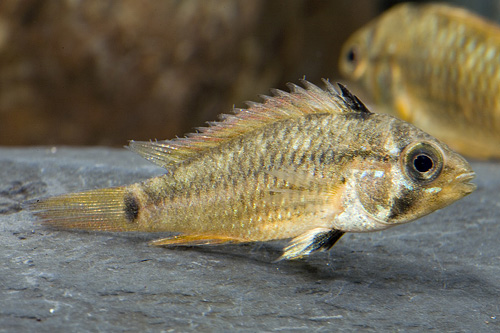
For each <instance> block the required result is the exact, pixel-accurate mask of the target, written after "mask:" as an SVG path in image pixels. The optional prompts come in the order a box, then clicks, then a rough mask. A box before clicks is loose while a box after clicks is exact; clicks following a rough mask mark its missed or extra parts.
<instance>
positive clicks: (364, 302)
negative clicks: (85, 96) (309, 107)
mask: <svg viewBox="0 0 500 333" xmlns="http://www.w3.org/2000/svg"><path fill="white" fill-rule="evenodd" d="M473 167H474V169H475V171H476V172H477V174H478V178H477V180H476V183H477V184H478V186H479V189H478V190H477V191H476V192H475V193H473V194H472V195H470V196H469V197H467V198H465V199H463V200H461V201H459V202H458V203H455V204H454V205H452V206H450V207H448V208H446V209H443V210H441V211H439V212H436V213H434V214H431V215H430V216H428V217H426V218H423V219H421V220H419V221H417V222H413V223H410V224H407V225H403V226H399V227H395V228H392V229H389V230H387V231H383V232H376V233H369V234H347V235H346V236H344V237H343V238H342V239H341V240H340V241H339V243H338V244H337V245H336V246H335V247H334V248H333V249H332V250H331V251H330V252H327V253H319V254H315V255H312V256H311V257H309V258H307V259H305V260H301V261H295V262H279V263H273V260H274V259H276V258H277V257H278V256H279V255H280V253H281V248H282V246H283V245H284V244H285V243H284V242H271V243H263V244H261V243H259V244H248V245H232V246H219V247H198V248H194V247H191V248H176V249H165V248H155V247H150V246H148V245H147V241H148V240H152V239H155V238H158V237H159V236H160V235H154V234H120V233H97V232H67V231H54V230H48V229H46V228H44V227H43V226H40V225H36V224H35V223H34V222H35V221H34V218H33V217H32V216H31V214H30V213H29V212H27V211H25V210H24V209H23V206H22V205H21V203H22V202H23V201H25V200H30V199H34V198H38V197H43V196H48V195H55V194H61V193H66V192H73V191H79V190H84V189H92V188H97V187H107V186H115V185H121V184H129V183H132V182H137V181H140V180H143V179H146V178H148V177H151V176H154V175H159V174H161V173H162V170H161V169H159V168H157V167H155V166H153V165H152V164H149V163H148V162H147V161H144V160H142V159H141V158H140V157H138V156H135V155H134V154H133V153H130V152H127V151H125V150H117V149H108V148H91V149H82V148H75V149H71V148H57V149H51V148H30V149H7V148H0V230H1V233H0V243H1V246H0V260H1V262H2V265H1V267H0V330H1V331H35V330H36V331H38V332H49V331H50V332H52V331H106V332H107V331H128V330H135V331H139V330H140V331H160V330H175V331H248V332H255V331H310V330H313V331H320V332H330V331H332V330H344V331H358V330H363V331H398V330H401V331H412V330H413V331H423V330H428V329H433V330H438V331H474V332H478V331H482V332H493V331H497V332H498V331H499V330H500V280H499V276H500V242H499V238H500V228H499V217H498V211H499V206H500V200H499V199H500V164H499V163H493V162H480V163H479V162H476V163H473Z"/></svg>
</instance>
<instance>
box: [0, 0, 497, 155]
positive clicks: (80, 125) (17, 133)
mask: <svg viewBox="0 0 500 333" xmlns="http://www.w3.org/2000/svg"><path fill="white" fill-rule="evenodd" d="M395 2H396V1H382V0H379V1H373V0H356V1H353V0H337V1H320V0H251V1H243V0H241V1H237V0H182V1H174V0H171V1H154V0H144V1H137V0H116V1H114V0H107V1H105V0H86V1H73V0H58V1H56V0H47V1H45V0H24V1H18V0H2V1H0V145H50V144H62V145H117V146H118V145H119V146H121V145H124V144H126V143H127V140H129V139H135V140H148V139H155V138H156V139H169V138H172V137H174V136H176V135H178V136H182V135H183V134H184V133H185V132H189V131H192V127H194V126H203V125H204V122H205V121H207V120H215V119H216V116H217V114H220V113H224V112H228V111H230V110H231V108H232V106H233V105H236V106H237V107H244V103H243V101H245V100H259V99H258V98H257V95H258V94H268V92H269V89H270V88H273V87H275V88H281V89H286V87H285V83H286V82H289V81H292V82H297V81H298V79H299V78H301V77H303V76H306V78H307V79H308V80H310V81H312V82H314V83H319V81H320V78H322V77H326V78H332V79H333V80H334V79H336V78H338V77H339V75H338V71H337V62H338V53H339V49H340V47H341V45H342V42H343V41H344V40H345V39H346V38H347V37H348V36H349V34H350V33H351V32H353V31H354V30H355V29H357V28H358V27H359V26H361V25H363V24H364V23H366V22H367V21H368V20H370V19H371V18H372V17H374V16H376V15H378V14H379V13H380V12H381V11H383V9H385V8H387V7H389V6H390V5H392V4H394V3H395ZM455 2H457V1H455ZM458 2H459V1H458ZM466 3H467V2H466ZM473 5H475V6H476V7H477V8H474V9H475V10H477V11H483V12H486V13H488V14H490V16H493V17H495V16H497V15H498V12H499V11H498V1H484V2H482V1H481V2H474V4H473ZM478 6H483V7H478Z"/></svg>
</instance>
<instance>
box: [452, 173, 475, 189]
mask: <svg viewBox="0 0 500 333" xmlns="http://www.w3.org/2000/svg"><path fill="white" fill-rule="evenodd" d="M474 178H476V173H475V172H465V173H462V174H460V175H458V176H457V177H455V181H456V182H458V183H460V185H461V187H462V188H463V190H464V192H465V193H466V194H469V193H472V192H474V190H475V189H476V188H477V185H476V184H474V183H471V182H470V181H471V180H472V179H474Z"/></svg>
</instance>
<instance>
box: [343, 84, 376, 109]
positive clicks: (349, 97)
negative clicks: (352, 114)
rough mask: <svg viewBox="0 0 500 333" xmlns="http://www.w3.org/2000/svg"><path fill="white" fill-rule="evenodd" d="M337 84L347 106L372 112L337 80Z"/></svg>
mask: <svg viewBox="0 0 500 333" xmlns="http://www.w3.org/2000/svg"><path fill="white" fill-rule="evenodd" d="M337 85H338V86H339V88H340V91H341V92H342V97H343V99H344V101H345V103H346V105H347V106H348V107H349V108H351V109H353V110H354V111H359V112H366V113H372V112H371V111H370V110H368V108H367V107H366V106H365V105H364V104H363V102H361V101H360V100H359V98H358V97H357V96H356V95H353V94H352V93H351V92H350V91H349V90H348V89H347V88H346V87H345V86H344V85H343V84H341V83H338V82H337Z"/></svg>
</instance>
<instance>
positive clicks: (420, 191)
mask: <svg viewBox="0 0 500 333" xmlns="http://www.w3.org/2000/svg"><path fill="white" fill-rule="evenodd" d="M303 84H304V86H305V89H304V88H301V87H299V86H296V85H291V90H292V91H291V92H290V93H287V92H284V91H280V90H275V91H274V97H264V100H265V101H264V103H262V104H260V103H250V104H249V108H248V109H238V110H235V114H234V115H224V116H223V117H222V120H221V121H220V122H213V123H209V124H210V126H209V127H206V128H199V129H198V130H199V132H198V133H194V134H190V135H189V136H188V137H186V138H177V139H173V140H169V141H155V142H134V141H132V142H131V143H130V146H129V148H130V149H131V150H132V151H135V152H137V153H139V154H140V155H142V156H143V157H145V158H146V159H148V160H150V161H152V162H154V163H156V164H158V165H160V166H162V167H165V168H166V169H167V172H166V174H165V175H163V176H160V177H156V178H152V179H149V180H146V181H144V182H142V183H137V184H132V185H130V186H124V187H116V188H107V189H98V190H92V191H87V192H82V193H72V194H67V195H62V196H57V197H52V198H48V199H43V200H38V201H37V202H36V203H34V204H33V206H32V209H33V210H34V211H35V214H36V215H37V216H38V218H39V219H40V220H41V221H42V222H43V223H45V224H47V225H50V226H53V227H56V228H63V229H84V230H105V231H146V232H159V231H171V232H178V233H180V235H177V236H173V237H170V238H165V239H160V240H157V241H154V242H153V244H154V245H160V246H167V245H203V244H221V243H226V242H233V243H238V242H254V241H267V240H275V239H287V238H293V239H292V240H291V243H290V245H289V246H288V247H287V248H285V252H284V254H283V256H282V257H281V258H284V259H294V258H299V257H302V256H304V255H308V254H310V253H311V252H314V251H317V250H327V249H330V248H331V247H332V246H333V245H334V243H335V242H336V241H337V240H338V239H339V238H340V237H341V236H342V235H343V234H344V233H345V232H368V231H376V230H383V229H386V228H389V227H391V226H395V225H398V224H402V223H406V222H410V221H413V220H415V219H417V218H419V217H421V216H424V215H427V214H429V213H431V212H433V211H435V210H436V209H440V208H443V207H445V206H447V205H449V204H451V203H452V202H454V201H456V200H459V199H461V198H463V197H464V196H466V195H467V194H469V193H471V192H472V191H474V189H475V185H474V184H472V183H470V182H469V181H470V180H471V179H472V178H473V177H474V172H473V171H472V170H471V168H470V166H469V164H468V163H467V162H466V161H465V160H464V159H463V158H462V157H461V156H460V155H458V154H456V153H454V152H453V151H451V150H450V149H449V148H448V147H447V146H446V145H445V144H443V143H441V142H439V141H438V140H436V139H435V138H433V137H432V136H430V135H428V134H426V133H424V132H422V131H421V130H419V129H417V128H416V127H414V126H413V125H411V124H408V123H406V122H404V121H401V120H398V119H396V118H394V117H391V116H389V115H385V114H375V113H371V112H370V111H368V110H367V109H366V107H365V106H364V105H363V103H362V102H361V101H359V99H358V98H357V97H355V96H353V95H351V93H349V91H348V90H347V89H346V88H345V87H343V86H342V85H339V87H340V89H341V94H339V93H337V91H335V89H334V87H333V86H332V85H331V84H330V83H329V82H327V81H325V84H326V89H325V90H322V89H320V88H318V87H316V86H315V85H313V84H311V83H309V82H307V81H304V82H303Z"/></svg>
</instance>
